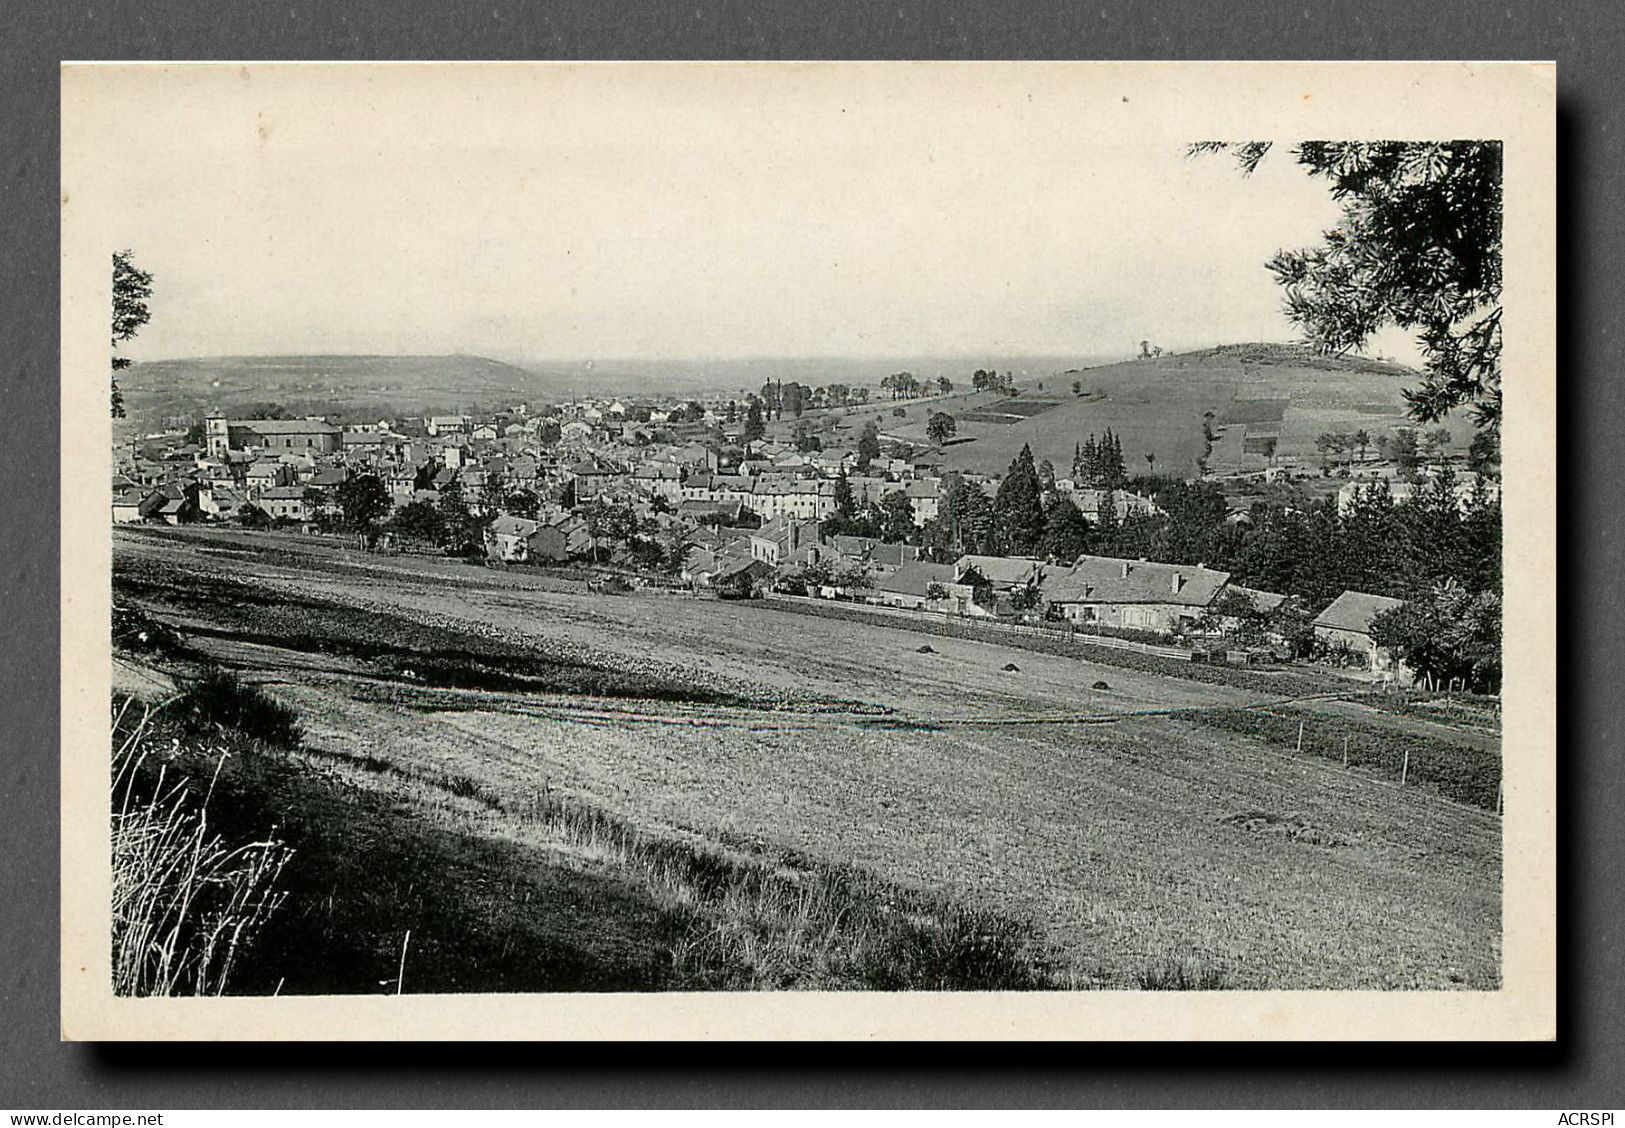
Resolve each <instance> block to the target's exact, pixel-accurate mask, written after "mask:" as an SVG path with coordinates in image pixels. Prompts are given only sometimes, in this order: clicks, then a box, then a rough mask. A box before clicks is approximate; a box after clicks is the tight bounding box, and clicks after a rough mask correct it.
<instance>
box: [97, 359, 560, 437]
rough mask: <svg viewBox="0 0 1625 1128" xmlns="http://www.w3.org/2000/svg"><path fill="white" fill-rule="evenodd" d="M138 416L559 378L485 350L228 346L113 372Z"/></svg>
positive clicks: (485, 402)
mask: <svg viewBox="0 0 1625 1128" xmlns="http://www.w3.org/2000/svg"><path fill="white" fill-rule="evenodd" d="M119 385H120V387H121V388H122V390H123V392H124V399H125V404H126V408H127V410H128V411H129V413H130V415H131V417H132V420H133V421H134V424H135V425H136V426H138V427H141V428H143V429H147V428H157V427H161V426H164V425H166V424H172V423H176V422H179V421H181V420H189V419H192V418H195V417H197V416H200V415H201V414H202V413H203V412H205V411H207V410H209V409H210V408H213V407H218V408H220V409H221V410H222V411H225V412H226V413H227V414H233V413H237V412H241V411H243V410H245V409H253V408H255V407H258V406H261V405H265V404H272V403H275V404H280V405H282V406H283V407H285V408H287V409H288V410H289V411H291V412H295V413H298V414H315V413H321V414H324V415H337V416H339V417H341V418H342V419H346V420H349V419H355V420H358V421H359V420H362V419H368V418H370V419H377V418H379V417H381V416H386V415H421V414H423V413H424V412H426V411H434V410H441V411H453V410H456V409H458V408H469V407H474V406H478V407H481V408H486V409H496V408H499V407H506V406H510V405H512V404H514V403H520V402H526V401H529V400H542V399H547V398H552V397H553V396H555V395H557V394H559V393H560V391H561V386H562V385H561V382H560V381H559V380H558V379H557V378H551V377H549V376H548V375H547V374H539V373H536V372H532V371H530V370H528V369H524V368H519V367H516V366H514V365H511V364H504V363H502V362H501V361H497V360H491V359H488V358H486V357H482V356H462V355H453V356H229V357H195V358H188V359H184V360H159V361H149V362H146V363H141V364H134V365H132V366H131V367H130V368H129V369H127V370H126V371H125V372H124V374H123V375H122V376H121V377H120V378H119Z"/></svg>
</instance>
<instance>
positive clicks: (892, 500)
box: [879, 490, 914, 544]
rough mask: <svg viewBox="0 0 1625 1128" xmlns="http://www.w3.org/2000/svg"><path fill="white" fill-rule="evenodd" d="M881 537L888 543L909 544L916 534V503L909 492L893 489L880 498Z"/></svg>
mask: <svg viewBox="0 0 1625 1128" xmlns="http://www.w3.org/2000/svg"><path fill="white" fill-rule="evenodd" d="M879 509H880V512H879V519H880V539H881V540H883V541H885V542H886V543H887V544H907V543H908V542H909V539H910V538H911V537H913V535H914V505H913V503H912V502H910V501H909V500H908V494H906V493H904V492H903V491H902V490H892V491H891V492H889V493H887V494H886V495H885V496H883V497H882V498H881V499H880V506H879Z"/></svg>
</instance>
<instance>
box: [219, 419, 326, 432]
mask: <svg viewBox="0 0 1625 1128" xmlns="http://www.w3.org/2000/svg"><path fill="white" fill-rule="evenodd" d="M230 425H231V426H233V427H242V428H244V429H246V430H249V431H255V432H258V433H259V434H261V435H338V434H342V433H343V429H342V428H340V427H337V426H335V425H334V424H332V423H323V422H320V421H319V420H313V419H233V420H231V421H230Z"/></svg>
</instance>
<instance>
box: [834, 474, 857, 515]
mask: <svg viewBox="0 0 1625 1128" xmlns="http://www.w3.org/2000/svg"><path fill="white" fill-rule="evenodd" d="M857 511H858V501H857V498H856V496H854V495H853V493H852V483H851V481H849V480H848V479H847V476H846V467H844V466H843V467H841V473H840V475H839V476H838V477H837V478H836V479H835V512H836V513H838V514H840V515H841V516H842V517H851V516H852V515H853V514H854V513H856V512H857Z"/></svg>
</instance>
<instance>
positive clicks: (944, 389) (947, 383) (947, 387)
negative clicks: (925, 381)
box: [937, 376, 954, 395]
mask: <svg viewBox="0 0 1625 1128" xmlns="http://www.w3.org/2000/svg"><path fill="white" fill-rule="evenodd" d="M953 390H954V382H953V381H952V380H950V379H948V377H946V376H938V377H937V391H939V392H941V393H942V394H943V395H948V394H949V393H950V392H952V391H953Z"/></svg>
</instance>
